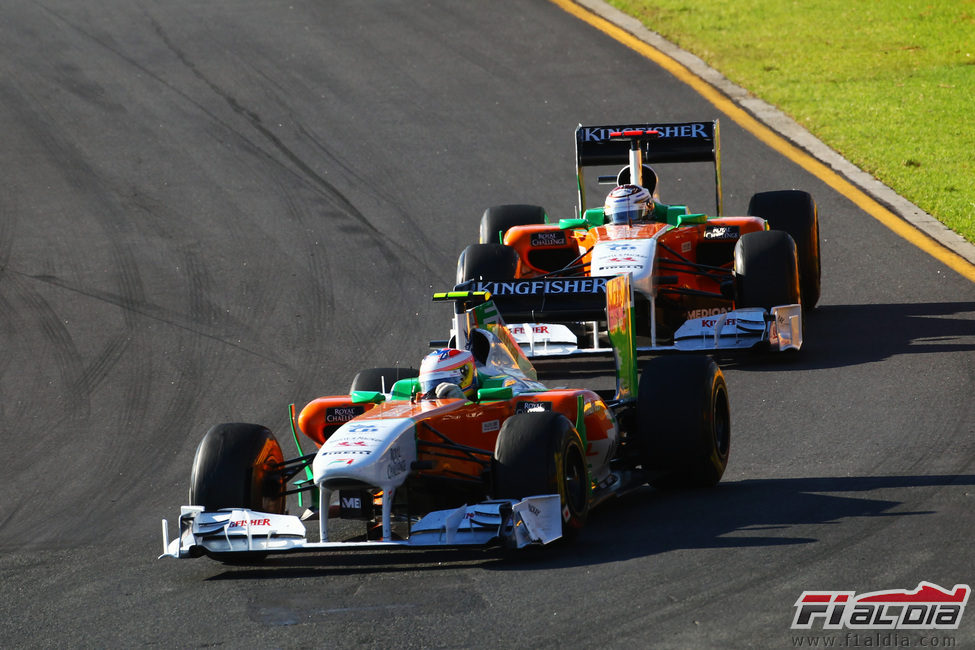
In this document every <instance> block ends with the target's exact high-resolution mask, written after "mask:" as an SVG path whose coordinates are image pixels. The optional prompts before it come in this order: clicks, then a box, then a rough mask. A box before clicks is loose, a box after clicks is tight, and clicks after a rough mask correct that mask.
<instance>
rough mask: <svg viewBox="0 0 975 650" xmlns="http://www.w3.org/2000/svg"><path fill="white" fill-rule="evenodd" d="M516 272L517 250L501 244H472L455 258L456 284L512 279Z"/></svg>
mask: <svg viewBox="0 0 975 650" xmlns="http://www.w3.org/2000/svg"><path fill="white" fill-rule="evenodd" d="M517 272H518V251H516V250H515V249H513V248H512V247H510V246H505V245H503V244H472V245H470V246H468V247H467V248H465V249H464V251H463V252H462V253H461V254H460V257H459V258H458V260H457V284H460V283H461V282H467V281H468V280H484V281H488V282H494V281H504V280H512V279H514V277H515V274H516V273H517Z"/></svg>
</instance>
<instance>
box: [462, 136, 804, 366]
mask: <svg viewBox="0 0 975 650" xmlns="http://www.w3.org/2000/svg"><path fill="white" fill-rule="evenodd" d="M575 136H576V163H577V183H578V204H577V205H578V206H579V212H578V214H576V215H574V217H573V218H570V219H561V220H559V221H557V222H556V221H551V220H550V219H549V218H548V216H547V214H546V212H545V210H544V209H543V208H541V207H539V206H533V205H501V206H495V207H492V208H488V209H487V210H486V211H485V212H484V215H483V217H482V218H481V224H480V233H479V235H480V236H479V243H477V244H474V245H471V246H468V247H467V248H466V249H465V250H464V251H463V252H462V253H461V255H460V257H459V259H458V263H457V289H458V290H468V291H488V292H490V293H491V294H492V296H493V297H494V300H495V302H496V304H497V305H498V308H499V309H500V310H501V312H502V313H503V314H504V317H505V319H506V320H507V321H508V322H509V323H512V324H513V333H514V334H515V336H516V338H517V339H518V341H519V343H520V344H521V345H522V346H523V348H524V349H525V351H526V353H527V354H528V356H531V357H542V356H559V355H571V354H577V353H585V352H593V351H595V352H599V351H601V350H606V349H607V348H606V346H605V329H606V328H605V318H604V314H603V305H604V294H605V291H606V282H607V280H609V279H610V278H613V277H615V276H617V275H620V274H629V275H630V276H631V278H632V287H633V290H634V300H635V305H636V309H637V314H638V315H637V330H638V331H637V335H638V338H639V340H640V343H639V349H640V350H641V351H642V350H646V351H666V350H697V351H712V350H716V349H717V350H728V349H743V348H756V347H757V348H771V349H773V350H787V349H795V350H798V349H799V347H800V346H801V345H802V315H803V311H804V310H809V309H812V308H813V307H814V306H815V305H816V302H817V301H818V300H819V293H820V254H819V221H818V215H817V209H816V203H815V201H814V200H813V199H812V197H811V196H810V195H809V194H808V193H806V192H803V191H799V190H781V191H772V192H760V193H757V194H755V195H754V196H753V197H752V198H751V201H750V204H749V208H748V214H747V215H741V216H728V215H724V214H722V193H721V173H720V172H721V165H720V146H719V127H718V122H717V121H714V122H688V123H666V124H638V125H635V126H621V125H618V126H579V127H578V128H577V129H576V132H575ZM693 162H704V163H711V164H712V165H713V169H714V187H715V206H716V214H715V215H706V214H701V213H691V212H689V211H688V209H687V207H686V206H684V205H667V204H664V203H661V202H660V200H659V192H658V191H657V174H656V172H655V171H654V170H653V168H652V167H650V164H649V163H654V164H657V163H660V164H665V163H693ZM621 164H622V165H624V167H623V168H622V169H619V165H621ZM590 167H604V168H611V169H612V170H613V171H614V173H613V174H610V175H606V176H600V177H599V182H600V183H611V184H612V185H614V186H620V187H618V188H617V190H614V192H613V193H611V194H610V198H607V202H606V203H605V204H604V205H599V206H597V207H588V208H587V207H586V205H587V204H586V187H587V186H586V180H585V178H584V176H583V170H584V169H587V168H590ZM616 170H619V171H618V172H617V171H616ZM627 194H629V195H631V196H632V197H634V198H633V200H634V201H636V200H638V199H639V197H640V196H642V197H643V198H642V203H640V205H642V206H644V207H645V210H644V211H643V212H641V213H639V214H636V213H634V212H625V213H624V212H620V211H614V209H615V207H614V204H612V203H611V198H612V197H614V196H615V195H619V196H617V197H616V198H612V200H613V201H624V200H625V195H627ZM600 200H602V196H600ZM607 210H610V211H612V212H611V213H610V214H608V213H607Z"/></svg>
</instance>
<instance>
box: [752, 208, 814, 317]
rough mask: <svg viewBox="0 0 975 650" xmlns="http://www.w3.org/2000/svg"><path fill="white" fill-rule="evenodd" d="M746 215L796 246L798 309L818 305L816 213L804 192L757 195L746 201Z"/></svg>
mask: <svg viewBox="0 0 975 650" xmlns="http://www.w3.org/2000/svg"><path fill="white" fill-rule="evenodd" d="M748 214H750V215H753V216H756V217H761V218H763V219H765V220H766V221H768V223H769V226H770V227H771V228H772V229H773V230H784V231H785V232H787V233H789V234H790V235H791V236H792V239H793V241H795V243H796V252H797V256H798V260H799V287H800V292H801V294H802V306H803V308H805V309H812V308H813V307H815V306H816V303H818V302H819V294H820V277H821V275H822V270H821V263H820V253H819V213H818V209H817V207H816V201H814V200H813V197H812V196H811V195H810V194H809V193H808V192H803V191H801V190H779V191H776V192H759V193H757V194H755V195H754V196H752V198H751V201H749V202H748Z"/></svg>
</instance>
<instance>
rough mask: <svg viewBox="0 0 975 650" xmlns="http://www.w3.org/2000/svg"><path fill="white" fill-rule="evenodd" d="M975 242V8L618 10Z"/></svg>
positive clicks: (730, 5)
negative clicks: (784, 114)
mask: <svg viewBox="0 0 975 650" xmlns="http://www.w3.org/2000/svg"><path fill="white" fill-rule="evenodd" d="M608 2H609V4H612V5H614V6H616V7H617V8H619V9H621V10H623V11H625V12H626V13H628V14H630V15H632V16H635V17H637V18H639V19H640V20H641V21H642V22H643V23H644V24H645V25H646V26H647V27H648V28H649V29H652V30H653V31H655V32H657V33H659V34H661V35H662V36H664V37H666V38H667V39H668V40H669V41H671V42H673V43H676V44H677V45H679V46H680V47H681V48H683V49H685V50H688V51H690V52H693V53H694V54H696V55H697V56H699V57H701V58H702V59H704V60H705V61H706V62H707V63H708V64H709V65H710V66H712V67H713V68H715V69H717V70H719V71H720V72H721V73H722V74H724V75H725V76H726V77H728V78H729V79H730V80H732V81H733V82H735V83H736V84H738V85H740V86H743V87H744V88H747V89H748V90H749V91H751V92H752V93H754V94H755V95H756V96H758V97H760V98H762V99H764V100H765V101H767V102H769V103H771V104H774V105H775V106H777V107H779V108H780V109H782V110H783V111H785V112H786V113H788V114H789V115H790V116H791V117H792V118H793V119H795V120H796V121H797V122H799V123H800V124H801V125H803V126H804V127H805V128H806V129H807V130H809V131H810V132H812V133H813V134H815V135H816V136H817V137H818V138H820V139H821V140H822V141H823V142H825V143H826V144H828V145H829V146H831V147H832V148H833V149H835V150H836V151H838V152H839V153H840V154H842V155H843V156H844V157H845V158H847V159H848V160H850V161H851V162H853V163H854V164H856V165H857V166H859V167H860V168H861V169H863V170H865V171H867V172H869V173H871V174H873V175H874V176H875V177H876V178H878V179H879V180H881V181H882V182H883V183H885V184H886V185H888V186H889V187H891V188H892V189H894V190H895V191H896V192H897V193H898V194H900V195H901V196H904V197H905V198H907V199H908V200H910V201H912V202H913V203H915V204H917V205H918V206H919V207H920V208H921V209H923V210H925V211H926V212H928V213H930V214H931V215H933V216H934V217H936V218H938V219H939V220H941V221H942V222H943V223H945V224H946V225H947V226H948V227H949V228H951V229H952V230H954V231H956V232H958V233H960V234H961V235H962V236H964V237H965V238H966V239H968V240H969V241H972V242H975V183H973V179H975V119H973V118H975V0H947V1H946V0H921V1H920V2H914V1H912V0H735V2H727V1H726V0H608Z"/></svg>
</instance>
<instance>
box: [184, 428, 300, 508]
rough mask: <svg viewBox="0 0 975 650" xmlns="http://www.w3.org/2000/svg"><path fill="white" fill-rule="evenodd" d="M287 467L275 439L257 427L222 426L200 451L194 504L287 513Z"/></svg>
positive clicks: (193, 475) (210, 433)
mask: <svg viewBox="0 0 975 650" xmlns="http://www.w3.org/2000/svg"><path fill="white" fill-rule="evenodd" d="M283 462H284V455H283V454H282V453H281V445H280V444H278V441H277V439H276V438H275V437H274V434H273V433H271V431H270V430H268V429H267V428H265V427H262V426H260V425H257V424H242V423H229V424H218V425H216V426H214V427H212V428H211V429H210V430H209V431H207V433H206V435H205V436H203V440H201V441H200V444H199V446H197V448H196V456H195V457H194V458H193V470H192V472H191V473H190V494H189V498H190V505H197V506H203V507H204V508H205V509H206V510H220V509H221V508H247V509H250V510H256V511H258V512H269V513H272V514H284V511H285V505H286V496H285V494H284V487H285V486H284V481H283V479H282V476H281V475H280V474H279V473H278V472H277V467H278V466H280V465H281V464H282V463H283Z"/></svg>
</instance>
